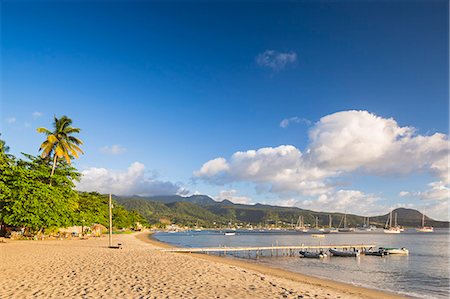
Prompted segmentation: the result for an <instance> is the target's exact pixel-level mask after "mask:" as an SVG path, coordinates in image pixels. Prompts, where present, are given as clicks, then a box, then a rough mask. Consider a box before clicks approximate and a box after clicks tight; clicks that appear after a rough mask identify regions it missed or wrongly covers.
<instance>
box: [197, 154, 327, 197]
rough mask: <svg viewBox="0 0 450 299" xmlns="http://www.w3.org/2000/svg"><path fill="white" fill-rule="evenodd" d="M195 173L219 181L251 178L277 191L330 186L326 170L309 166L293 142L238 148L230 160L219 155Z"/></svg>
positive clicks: (313, 190) (305, 190)
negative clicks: (326, 177) (239, 150)
mask: <svg viewBox="0 0 450 299" xmlns="http://www.w3.org/2000/svg"><path fill="white" fill-rule="evenodd" d="M194 175H195V177H197V178H200V179H203V180H205V181H208V182H211V183H215V184H219V185H220V184H225V183H230V182H233V181H249V182H253V183H256V184H262V185H266V186H269V189H270V191H272V192H276V193H285V192H292V191H294V192H301V193H303V194H306V195H314V194H320V193H323V192H325V191H327V190H328V187H327V186H325V184H324V183H323V182H322V181H321V179H323V178H324V176H325V173H323V172H322V171H321V170H319V169H317V168H309V169H306V168H305V167H304V165H303V160H302V153H301V152H300V150H298V149H297V148H295V147H294V146H292V145H282V146H279V147H276V148H271V147H267V148H261V149H258V150H256V151H255V150H249V151H246V152H236V153H235V154H233V156H232V157H231V159H230V161H227V160H226V159H224V158H217V159H214V160H210V161H208V162H206V163H205V164H203V166H202V167H201V168H200V170H199V171H196V172H194ZM263 189H264V188H263Z"/></svg>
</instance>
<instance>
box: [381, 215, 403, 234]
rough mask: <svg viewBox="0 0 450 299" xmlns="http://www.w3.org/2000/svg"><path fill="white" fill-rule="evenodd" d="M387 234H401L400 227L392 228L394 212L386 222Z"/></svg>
mask: <svg viewBox="0 0 450 299" xmlns="http://www.w3.org/2000/svg"><path fill="white" fill-rule="evenodd" d="M383 231H384V233H385V234H399V233H400V228H399V227H398V226H392V211H391V212H390V213H389V216H388V218H387V220H386V224H385V226H384V230H383Z"/></svg>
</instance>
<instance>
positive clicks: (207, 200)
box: [117, 195, 216, 205]
mask: <svg viewBox="0 0 450 299" xmlns="http://www.w3.org/2000/svg"><path fill="white" fill-rule="evenodd" d="M117 198H130V197H127V196H119V197H117ZM132 198H135V199H138V198H140V199H145V200H150V201H156V202H162V203H172V202H190V203H194V204H199V205H208V204H214V203H216V201H215V200H214V199H212V198H211V197H209V196H207V195H191V196H187V197H184V196H180V195H158V196H148V197H142V196H137V195H135V196H132Z"/></svg>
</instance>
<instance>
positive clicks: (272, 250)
mask: <svg viewBox="0 0 450 299" xmlns="http://www.w3.org/2000/svg"><path fill="white" fill-rule="evenodd" d="M330 248H336V249H343V250H356V249H358V250H364V249H369V248H376V244H340V245H325V244H324V245H304V244H301V245H288V246H279V245H275V246H273V245H272V246H259V247H226V246H220V247H199V248H182V247H174V248H164V249H161V251H164V252H181V253H206V254H209V253H216V254H223V255H226V254H227V253H228V254H238V253H248V255H249V257H250V256H251V253H254V254H253V255H254V256H255V257H256V258H258V257H259V256H264V253H266V256H269V255H270V256H280V255H281V256H294V255H296V254H297V253H298V251H300V250H308V251H311V250H326V249H330Z"/></svg>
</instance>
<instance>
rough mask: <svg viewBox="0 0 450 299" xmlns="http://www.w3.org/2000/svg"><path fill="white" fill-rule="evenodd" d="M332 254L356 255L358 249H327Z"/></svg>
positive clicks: (357, 254)
mask: <svg viewBox="0 0 450 299" xmlns="http://www.w3.org/2000/svg"><path fill="white" fill-rule="evenodd" d="M329 251H330V253H331V255H332V256H341V257H357V256H359V251H358V250H355V251H340V250H336V249H333V248H330V249H329Z"/></svg>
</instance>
